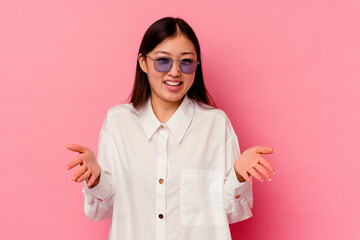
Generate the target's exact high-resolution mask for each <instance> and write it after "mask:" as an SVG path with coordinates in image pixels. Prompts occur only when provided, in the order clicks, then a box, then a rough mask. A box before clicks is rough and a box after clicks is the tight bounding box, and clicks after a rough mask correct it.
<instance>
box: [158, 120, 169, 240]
mask: <svg viewBox="0 0 360 240" xmlns="http://www.w3.org/2000/svg"><path fill="white" fill-rule="evenodd" d="M160 128H161V129H160V135H159V141H158V161H157V172H156V214H157V217H156V240H165V222H166V215H165V210H166V180H167V176H166V175H167V164H168V161H167V142H168V137H169V129H168V127H167V126H166V125H165V124H161V127H160Z"/></svg>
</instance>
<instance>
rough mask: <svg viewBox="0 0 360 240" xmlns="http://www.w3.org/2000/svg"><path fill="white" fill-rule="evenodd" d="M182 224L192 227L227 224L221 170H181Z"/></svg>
mask: <svg viewBox="0 0 360 240" xmlns="http://www.w3.org/2000/svg"><path fill="white" fill-rule="evenodd" d="M180 178H181V186H180V187H181V188H180V222H181V225H191V226H220V225H224V224H226V214H225V209H224V206H223V199H222V187H223V183H224V175H223V172H222V171H220V170H198V169H182V170H181V177H180Z"/></svg>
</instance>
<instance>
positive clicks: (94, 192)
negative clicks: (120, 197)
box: [84, 170, 112, 199]
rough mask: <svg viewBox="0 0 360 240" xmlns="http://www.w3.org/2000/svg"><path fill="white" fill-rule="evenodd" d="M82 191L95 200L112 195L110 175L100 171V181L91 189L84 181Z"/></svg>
mask: <svg viewBox="0 0 360 240" xmlns="http://www.w3.org/2000/svg"><path fill="white" fill-rule="evenodd" d="M84 191H85V193H87V194H88V195H90V196H91V197H93V198H97V199H105V198H107V197H108V196H109V195H110V194H111V193H112V179H111V173H110V172H108V171H106V170H105V171H103V170H101V173H100V181H99V183H98V185H96V186H95V187H93V188H88V186H87V181H84Z"/></svg>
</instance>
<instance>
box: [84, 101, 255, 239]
mask: <svg viewBox="0 0 360 240" xmlns="http://www.w3.org/2000/svg"><path fill="white" fill-rule="evenodd" d="M161 126H162V127H161ZM239 156H240V149H239V144H238V139H237V136H236V135H235V132H234V130H233V127H232V125H231V123H230V121H229V119H228V117H227V116H226V114H225V113H224V112H223V111H222V110H220V109H216V108H209V107H208V106H204V105H203V104H199V103H197V102H196V101H194V100H192V99H190V98H188V97H187V96H185V97H184V100H183V101H182V103H181V105H180V106H179V108H178V109H177V111H176V112H175V113H174V115H173V116H172V117H171V118H170V120H169V121H168V122H167V123H164V124H161V123H160V122H159V120H158V119H157V118H156V116H155V114H154V112H153V109H152V106H151V101H150V99H149V100H148V101H147V103H146V104H145V105H144V107H143V108H142V109H140V110H136V109H135V108H134V107H133V106H132V104H120V105H117V106H114V107H112V108H110V109H109V111H108V113H107V116H106V118H105V121H104V124H103V127H102V130H101V133H100V139H99V146H98V157H97V158H98V162H99V164H100V166H101V168H102V172H101V177H100V183H99V184H98V185H97V186H96V187H94V188H93V189H89V188H87V186H86V184H84V188H83V194H84V197H85V206H84V208H85V214H86V216H87V217H88V218H90V219H92V220H95V221H97V220H101V219H103V218H109V217H111V218H112V222H111V228H110V234H109V239H141V240H146V239H149V240H152V239H154V240H155V239H156V240H165V239H166V240H179V239H186V240H192V239H194V240H195V239H196V240H202V239H204V240H205V239H206V240H211V239H216V240H229V239H231V235H230V230H229V223H235V222H238V221H242V220H244V219H247V218H249V217H251V216H252V213H251V208H252V204H253V195H252V184H251V183H248V182H244V183H240V182H239V181H238V180H237V178H236V174H235V171H234V161H235V160H236V159H237V158H238V157H239ZM160 179H163V183H162V184H161V183H160V182H159V180H160ZM238 195H240V197H236V196H238ZM160 214H162V215H163V218H160V217H159V215H160Z"/></svg>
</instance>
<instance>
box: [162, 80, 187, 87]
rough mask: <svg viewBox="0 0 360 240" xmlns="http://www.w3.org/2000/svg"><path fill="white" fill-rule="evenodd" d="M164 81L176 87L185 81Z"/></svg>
mask: <svg viewBox="0 0 360 240" xmlns="http://www.w3.org/2000/svg"><path fill="white" fill-rule="evenodd" d="M164 83H165V84H166V85H169V86H172V87H176V86H180V85H181V84H182V83H183V82H180V81H164Z"/></svg>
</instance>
